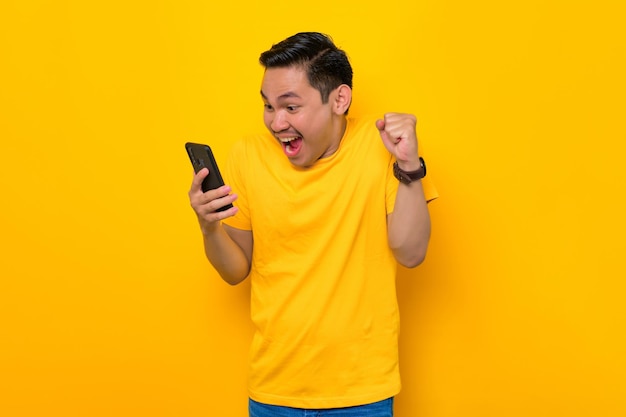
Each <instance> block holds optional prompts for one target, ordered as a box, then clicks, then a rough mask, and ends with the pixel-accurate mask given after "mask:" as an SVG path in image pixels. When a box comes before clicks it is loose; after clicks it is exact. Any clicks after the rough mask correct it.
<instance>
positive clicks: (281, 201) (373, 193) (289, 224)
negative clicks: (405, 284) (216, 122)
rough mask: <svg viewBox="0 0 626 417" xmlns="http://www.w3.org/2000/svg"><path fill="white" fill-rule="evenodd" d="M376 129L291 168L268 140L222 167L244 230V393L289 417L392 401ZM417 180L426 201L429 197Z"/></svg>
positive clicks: (388, 183)
mask: <svg viewBox="0 0 626 417" xmlns="http://www.w3.org/2000/svg"><path fill="white" fill-rule="evenodd" d="M374 123H375V120H374V119H371V120H356V119H352V118H348V126H347V129H346V132H345V134H344V137H343V139H342V141H341V144H340V147H339V149H338V150H337V151H336V152H335V153H334V154H333V155H331V156H329V157H327V158H324V159H321V160H319V161H318V162H316V163H315V164H314V165H313V166H312V167H310V168H306V169H304V168H298V167H295V166H293V165H292V164H291V163H290V162H289V160H288V159H287V158H286V157H285V155H284V154H283V151H282V149H281V146H280V145H279V144H278V142H277V141H276V139H274V138H273V137H272V136H271V135H270V134H269V133H267V134H265V135H258V136H253V137H247V138H244V139H243V140H241V141H239V142H237V143H236V144H235V145H234V147H233V149H232V152H231V154H230V157H229V160H228V163H227V164H226V166H225V168H226V169H225V170H224V174H225V175H224V177H225V179H226V183H227V184H229V185H231V186H232V189H233V192H234V193H236V194H237V195H238V196H239V198H238V200H237V201H236V202H235V205H236V206H237V207H238V208H239V212H238V213H237V214H236V215H235V216H234V217H232V218H229V219H226V220H225V221H224V223H226V224H228V225H230V226H232V227H235V228H238V229H243V230H252V233H253V238H254V249H253V256H252V269H251V272H250V279H251V280H252V284H251V286H252V295H251V312H252V320H253V322H254V324H255V326H256V332H255V335H254V338H253V341H252V346H251V349H250V373H249V394H250V397H251V398H252V399H254V400H255V401H258V402H262V403H267V404H274V405H283V406H289V407H298V408H334V407H348V406H353V405H360V404H367V403H371V402H375V401H379V400H383V399H385V398H388V397H391V396H393V395H396V394H397V393H398V392H399V390H400V374H399V371H398V349H397V340H398V326H399V317H398V306H397V301H396V286H395V279H396V265H397V264H396V261H395V259H394V257H393V254H392V252H391V250H390V248H389V246H388V243H387V220H386V215H387V214H389V213H391V212H392V211H393V207H394V203H395V198H396V192H397V189H398V180H397V179H396V178H395V177H394V176H393V170H392V166H393V162H394V160H393V157H392V156H391V154H390V153H389V152H388V151H387V150H386V149H385V147H384V145H383V143H382V140H381V139H380V136H379V134H378V130H377V129H376V126H375V124H374ZM422 181H423V184H424V190H425V193H426V198H427V200H431V199H433V198H435V197H436V196H437V195H436V190H435V189H434V187H433V186H432V183H431V182H430V179H429V177H428V176H427V177H426V178H425V179H424V180H422Z"/></svg>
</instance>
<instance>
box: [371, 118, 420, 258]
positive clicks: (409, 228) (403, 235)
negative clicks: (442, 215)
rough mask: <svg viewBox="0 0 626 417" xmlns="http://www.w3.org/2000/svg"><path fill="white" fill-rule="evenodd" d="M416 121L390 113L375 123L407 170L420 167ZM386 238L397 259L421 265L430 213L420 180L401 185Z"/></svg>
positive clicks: (384, 139) (388, 218)
mask: <svg viewBox="0 0 626 417" xmlns="http://www.w3.org/2000/svg"><path fill="white" fill-rule="evenodd" d="M416 124H417V120H416V118H415V116H413V115H411V114H402V113H387V114H385V117H384V119H381V120H378V121H377V122H376V127H377V128H378V130H379V132H380V136H381V138H382V140H383V143H384V144H385V147H386V148H387V149H388V150H389V152H391V153H392V154H393V155H394V156H395V157H396V161H397V162H398V167H399V168H401V169H402V170H404V171H409V172H410V171H416V170H418V169H419V168H420V166H421V164H420V159H419V154H418V147H417V134H416ZM387 230H388V231H387V236H388V240H389V246H390V247H391V249H392V251H393V254H394V256H395V258H396V260H397V261H398V262H399V263H400V264H401V265H404V266H406V267H409V268H413V267H415V266H417V265H419V264H421V263H422V262H423V260H424V258H425V257H426V250H427V249H428V242H429V240H430V214H429V213H428V207H427V203H426V199H425V198H424V189H423V188H422V183H421V181H420V180H417V181H413V182H411V183H410V184H404V183H402V182H400V184H399V185H398V194H397V196H396V202H395V207H394V210H393V212H392V213H391V214H389V216H387Z"/></svg>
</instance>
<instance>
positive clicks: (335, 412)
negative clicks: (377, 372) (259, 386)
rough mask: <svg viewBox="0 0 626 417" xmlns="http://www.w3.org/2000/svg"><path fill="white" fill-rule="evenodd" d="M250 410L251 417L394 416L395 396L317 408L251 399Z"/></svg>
mask: <svg viewBox="0 0 626 417" xmlns="http://www.w3.org/2000/svg"><path fill="white" fill-rule="evenodd" d="M249 410H250V417H393V397H392V398H388V399H386V400H382V401H378V402H375V403H371V404H365V405H358V406H356V407H345V408H324V409H316V410H305V409H302V408H291V407H281V406H278V405H267V404H261V403H258V402H256V401H254V400H253V399H250V403H249Z"/></svg>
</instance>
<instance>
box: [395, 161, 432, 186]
mask: <svg viewBox="0 0 626 417" xmlns="http://www.w3.org/2000/svg"><path fill="white" fill-rule="evenodd" d="M404 167H411V168H412V169H411V168H409V169H406V168H404ZM393 175H394V176H395V177H396V178H397V179H398V181H400V182H401V183H403V184H410V183H411V182H413V181H419V180H421V179H422V178H424V177H425V176H426V163H425V162H424V159H422V158H421V157H420V158H419V166H418V167H417V168H415V165H414V164H406V163H405V164H404V165H402V166H401V165H400V162H399V161H396V162H395V163H394V164H393Z"/></svg>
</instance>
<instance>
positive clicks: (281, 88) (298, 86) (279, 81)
mask: <svg viewBox="0 0 626 417" xmlns="http://www.w3.org/2000/svg"><path fill="white" fill-rule="evenodd" d="M316 93H317V94H318V95H319V92H318V91H317V90H316V89H314V88H313V87H312V86H311V84H310V83H309V79H308V77H307V74H306V72H305V71H304V70H303V69H302V68H300V67H285V68H282V67H281V68H268V69H267V70H265V74H264V75H263V82H262V84H261V95H262V96H263V97H264V98H265V99H267V100H280V99H285V98H293V97H300V98H307V97H308V96H309V95H311V94H316Z"/></svg>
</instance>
